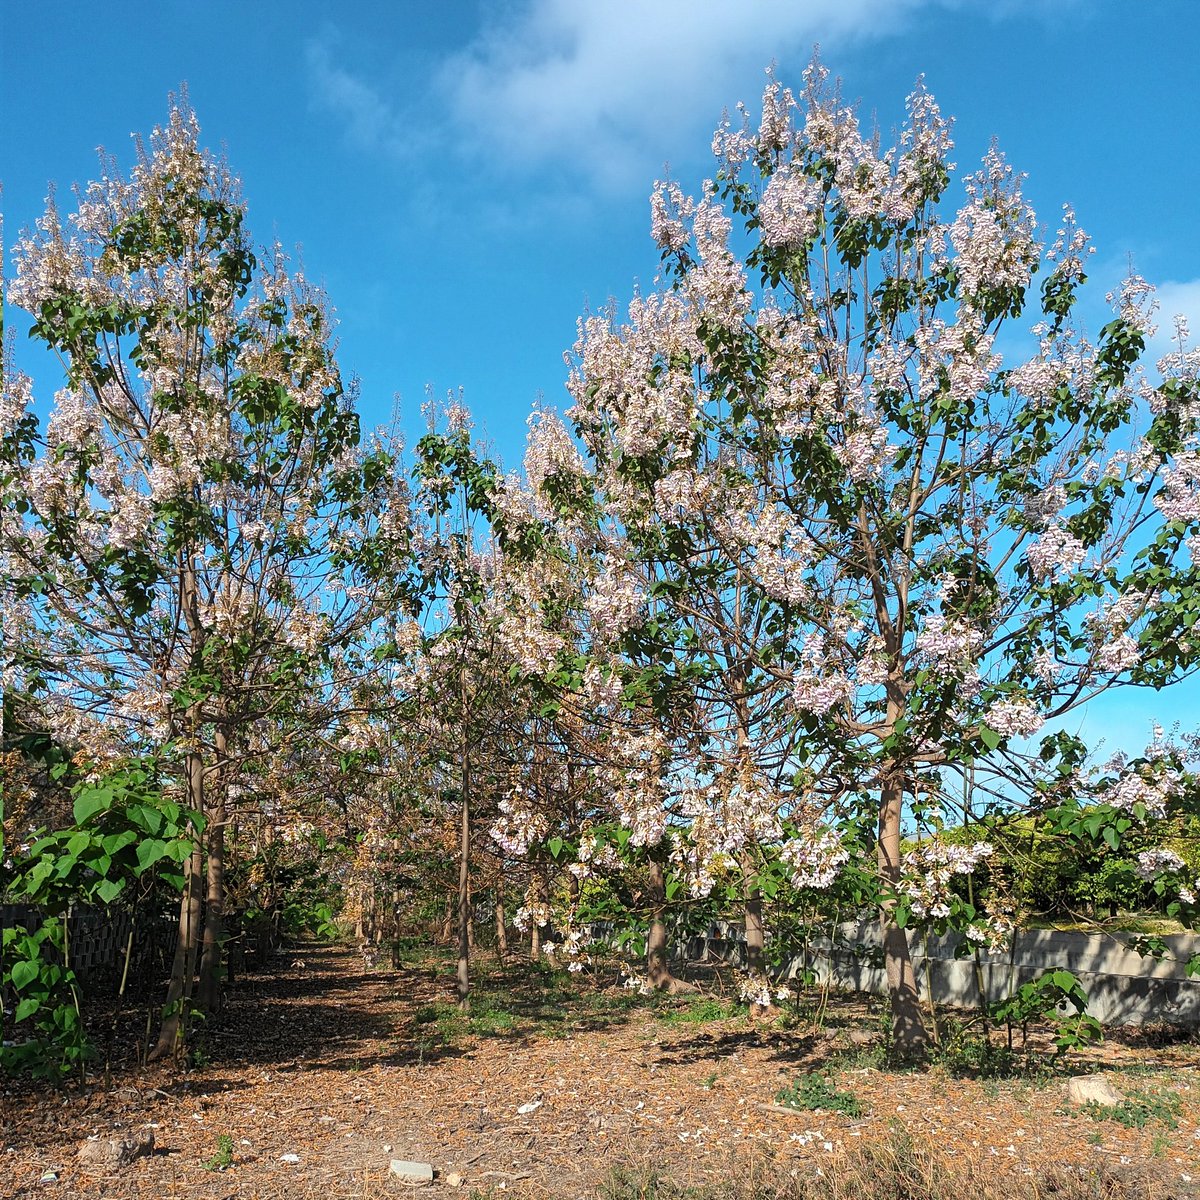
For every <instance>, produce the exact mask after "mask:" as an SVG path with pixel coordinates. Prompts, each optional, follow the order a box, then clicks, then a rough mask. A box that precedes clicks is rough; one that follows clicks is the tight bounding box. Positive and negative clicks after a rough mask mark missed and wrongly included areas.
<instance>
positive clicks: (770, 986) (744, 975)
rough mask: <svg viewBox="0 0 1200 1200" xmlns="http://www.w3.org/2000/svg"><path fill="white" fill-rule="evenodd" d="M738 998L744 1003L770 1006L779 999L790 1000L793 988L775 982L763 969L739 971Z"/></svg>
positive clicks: (761, 1006)
mask: <svg viewBox="0 0 1200 1200" xmlns="http://www.w3.org/2000/svg"><path fill="white" fill-rule="evenodd" d="M736 977H737V985H738V999H739V1000H740V1001H741V1002H742V1003H743V1004H752V1005H756V1006H757V1007H759V1008H770V1007H771V1005H773V1004H775V1003H776V1002H777V1001H784V1000H790V999H791V998H792V990H791V988H789V987H785V986H784V985H782V984H774V983H772V982H771V980H770V979H768V978H767V976H766V975H764V974H763V973H762V972H761V971H748V972H742V971H739V972H737V976H736Z"/></svg>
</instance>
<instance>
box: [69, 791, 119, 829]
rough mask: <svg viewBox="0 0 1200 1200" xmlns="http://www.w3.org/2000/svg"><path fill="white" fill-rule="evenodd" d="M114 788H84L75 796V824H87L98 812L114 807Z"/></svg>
mask: <svg viewBox="0 0 1200 1200" xmlns="http://www.w3.org/2000/svg"><path fill="white" fill-rule="evenodd" d="M112 802H113V793H112V788H93V787H89V788H84V789H82V790H81V791H80V793H79V795H78V796H77V797H76V798H75V824H76V825H86V824H87V822H88V821H90V820H91V819H92V817H94V816H95V815H96V814H97V813H101V812H107V811H108V809H110V808H112Z"/></svg>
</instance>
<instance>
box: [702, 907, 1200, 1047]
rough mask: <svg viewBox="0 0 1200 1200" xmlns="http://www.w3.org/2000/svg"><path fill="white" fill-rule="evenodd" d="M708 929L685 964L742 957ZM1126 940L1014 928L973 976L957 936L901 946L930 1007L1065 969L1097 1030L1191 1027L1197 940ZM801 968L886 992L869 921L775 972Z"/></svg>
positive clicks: (995, 994)
mask: <svg viewBox="0 0 1200 1200" xmlns="http://www.w3.org/2000/svg"><path fill="white" fill-rule="evenodd" d="M712 933H713V934H714V935H715V936H712V937H707V938H693V939H691V941H690V942H689V943H688V946H687V954H688V957H689V958H699V957H701V956H702V955H703V954H705V953H707V954H715V955H717V956H719V957H724V958H732V959H735V960H737V959H740V958H741V957H742V955H743V944H742V938H741V932H740V930H737V929H736V928H734V927H727V928H719V929H714V930H713V931H712ZM1136 937H1137V935H1135V934H1129V933H1103V934H1102V933H1066V932H1062V931H1059V930H1054V929H1027V930H1017V931H1016V932H1015V933H1014V935H1013V938H1012V943H1011V946H1010V947H1009V948H1008V949H1005V950H1003V951H1000V952H992V951H987V950H981V951H980V954H979V962H980V966H979V973H978V975H977V974H976V966H975V959H974V957H973V956H969V957H967V958H955V955H954V951H955V947H956V946H957V945H958V944H959V940H960V939H959V935H957V934H945V935H943V936H941V937H937V936H934V935H932V934H931V935H930V936H929V937H928V939H926V938H925V937H924V936H923V935H920V934H916V935H913V936H911V937H910V938H909V947H910V950H911V953H912V957H913V966H914V968H915V970H916V975H917V983H918V986H919V988H920V991H921V996H922V999H926V998H927V991H928V989H929V988H932V991H933V998H934V1000H935V1001H936V1002H937V1003H939V1004H949V1005H955V1006H958V1007H961V1008H975V1007H977V1006H978V1004H979V1000H980V995H979V982H980V980H979V976H982V983H983V990H984V994H985V997H986V999H987V1000H988V1002H989V1003H994V1002H996V1001H998V1000H1003V999H1004V998H1005V997H1006V996H1008V995H1011V994H1012V992H1014V991H1015V990H1016V989H1017V988H1019V987H1020V986H1021V985H1022V984H1024V983H1028V982H1030V981H1031V980H1033V979H1036V978H1037V977H1038V976H1039V975H1041V974H1043V973H1044V972H1046V971H1052V970H1055V969H1058V968H1066V969H1067V970H1068V971H1071V972H1072V973H1073V974H1074V975H1076V976H1077V977H1078V979H1079V981H1080V983H1081V984H1082V986H1083V988H1084V990H1085V991H1086V992H1087V994H1088V1009H1087V1011H1088V1012H1089V1013H1090V1014H1091V1015H1092V1016H1094V1017H1095V1018H1096V1019H1097V1020H1098V1021H1100V1022H1101V1024H1104V1025H1154V1024H1170V1025H1200V978H1196V979H1189V978H1188V976H1187V970H1186V967H1187V963H1188V960H1189V959H1190V958H1191V956H1192V955H1193V954H1195V953H1200V937H1197V936H1195V935H1192V934H1175V935H1171V936H1168V937H1165V938H1164V939H1163V941H1164V942H1165V943H1166V944H1167V948H1168V953H1167V956H1166V957H1165V958H1161V959H1154V958H1148V957H1143V956H1142V955H1141V954H1139V953H1138V952H1137V951H1136V950H1133V949H1130V943H1131V942H1132V941H1134V940H1136ZM926 947H928V952H927V950H926ZM807 971H812V972H814V973H815V974H816V976H817V978H818V979H819V980H821V981H822V982H829V983H832V984H833V985H834V986H836V987H844V988H851V989H853V990H855V991H862V992H871V993H874V994H882V993H884V992H886V990H887V981H886V978H885V976H884V971H883V946H882V942H881V939H880V935H879V928H878V925H877V924H876V923H874V922H862V923H857V924H856V923H853V922H851V923H847V924H845V925H841V926H839V927H838V932H837V937H836V938H835V939H830V938H823V939H819V940H816V941H814V942H813V943H811V944H810V946H809V948H808V952H807V954H804V955H800V956H798V957H796V958H795V959H793V960H792V961H791V962H790V963H788V964H787V966H786V967H785V968H784V970H783V971H782V972H781V974H782V975H783V976H784V977H786V978H789V979H790V978H793V977H794V976H796V975H800V974H801V973H804V972H807Z"/></svg>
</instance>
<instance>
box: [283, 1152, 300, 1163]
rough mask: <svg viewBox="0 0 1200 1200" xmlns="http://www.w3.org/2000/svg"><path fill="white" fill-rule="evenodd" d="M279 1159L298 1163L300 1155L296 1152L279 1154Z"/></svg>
mask: <svg viewBox="0 0 1200 1200" xmlns="http://www.w3.org/2000/svg"><path fill="white" fill-rule="evenodd" d="M279 1161H280V1162H285V1163H298V1162H299V1161H300V1155H298V1154H281V1155H280V1156H279Z"/></svg>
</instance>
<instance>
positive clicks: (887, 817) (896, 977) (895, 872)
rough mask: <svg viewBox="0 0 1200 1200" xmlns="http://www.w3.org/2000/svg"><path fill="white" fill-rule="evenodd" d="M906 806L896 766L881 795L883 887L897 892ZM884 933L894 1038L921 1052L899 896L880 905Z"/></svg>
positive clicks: (905, 1050)
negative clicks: (898, 914)
mask: <svg viewBox="0 0 1200 1200" xmlns="http://www.w3.org/2000/svg"><path fill="white" fill-rule="evenodd" d="M903 809H904V780H903V778H902V777H901V776H900V775H899V773H898V772H896V771H895V769H894V768H885V770H884V771H883V773H882V774H881V786H880V797H879V878H880V881H881V883H882V884H883V886H884V888H885V889H886V890H888V891H890V892H893V893H894V891H895V888H896V885H897V883H898V882H899V880H900V819H901V816H902V814H903ZM879 925H880V929H881V931H882V934H883V956H884V966H885V969H886V974H887V986H888V996H889V997H890V999H891V1005H892V1037H893V1040H894V1043H895V1046H896V1049H897V1050H899V1051H900V1052H901V1053H902V1054H904V1055H913V1056H916V1055H921V1054H923V1053H924V1052H925V1049H926V1046H927V1045H928V1043H929V1035H928V1033H927V1032H926V1030H925V1023H924V1021H923V1020H922V1017H921V1002H920V996H919V995H918V993H917V976H916V972H915V971H914V970H913V964H912V956H911V955H910V954H909V951H908V937H907V935H906V934H905V932H904V930H903V929H901V928H900V926H899V925H897V924H896V899H895V896H894V895H885V897H884V899H883V900H882V901H881V903H880V906H879Z"/></svg>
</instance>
